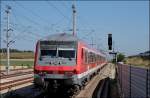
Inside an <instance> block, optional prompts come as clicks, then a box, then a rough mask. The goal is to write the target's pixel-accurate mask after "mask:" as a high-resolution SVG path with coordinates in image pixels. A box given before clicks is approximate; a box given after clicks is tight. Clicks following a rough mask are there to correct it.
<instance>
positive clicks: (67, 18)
mask: <svg viewBox="0 0 150 98" xmlns="http://www.w3.org/2000/svg"><path fill="white" fill-rule="evenodd" d="M47 4H49V5H50V6H51V7H53V8H54V9H56V10H57V11H58V12H59V13H60V14H61V15H62V16H63V17H64V18H65V19H66V20H68V21H69V22H70V21H71V19H70V18H69V17H67V16H66V15H64V14H63V13H62V12H61V11H60V10H59V9H58V8H57V7H56V6H55V5H54V4H52V3H51V2H49V1H47Z"/></svg>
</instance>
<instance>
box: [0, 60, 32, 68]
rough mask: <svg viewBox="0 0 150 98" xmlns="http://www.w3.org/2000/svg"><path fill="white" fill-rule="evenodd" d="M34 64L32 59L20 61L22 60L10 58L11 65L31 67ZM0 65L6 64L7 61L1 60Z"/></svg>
mask: <svg viewBox="0 0 150 98" xmlns="http://www.w3.org/2000/svg"><path fill="white" fill-rule="evenodd" d="M33 64H34V61H31V60H30V61H22V60H20V61H19V60H10V65H11V66H28V67H32V66H33ZM0 65H4V66H5V65H7V61H1V63H0Z"/></svg>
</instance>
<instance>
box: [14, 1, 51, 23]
mask: <svg viewBox="0 0 150 98" xmlns="http://www.w3.org/2000/svg"><path fill="white" fill-rule="evenodd" d="M13 1H14V2H15V3H16V4H17V5H19V6H20V7H22V8H23V9H24V10H26V11H28V12H30V13H31V14H32V15H34V16H35V17H38V18H39V19H40V20H41V21H42V22H43V23H47V24H48V25H49V23H48V20H46V19H45V18H42V17H41V16H40V15H38V14H37V13H35V12H34V11H32V10H30V9H28V8H26V7H25V6H24V5H22V4H21V3H19V2H17V1H15V0H13Z"/></svg>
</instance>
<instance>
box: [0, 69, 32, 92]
mask: <svg viewBox="0 0 150 98" xmlns="http://www.w3.org/2000/svg"><path fill="white" fill-rule="evenodd" d="M13 71H16V70H13ZM0 80H1V81H0V92H1V91H3V90H9V89H11V88H13V87H16V86H19V85H23V84H26V83H30V82H32V81H33V70H32V69H19V70H17V72H14V73H11V74H9V75H2V76H0Z"/></svg>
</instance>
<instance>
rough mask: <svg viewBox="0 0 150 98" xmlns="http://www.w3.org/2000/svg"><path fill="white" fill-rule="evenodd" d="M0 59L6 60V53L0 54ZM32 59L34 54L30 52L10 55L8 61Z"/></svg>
mask: <svg viewBox="0 0 150 98" xmlns="http://www.w3.org/2000/svg"><path fill="white" fill-rule="evenodd" d="M0 58H1V59H6V58H7V54H6V53H0ZM33 58H34V53H32V52H21V53H18V52H15V53H10V59H33Z"/></svg>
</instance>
